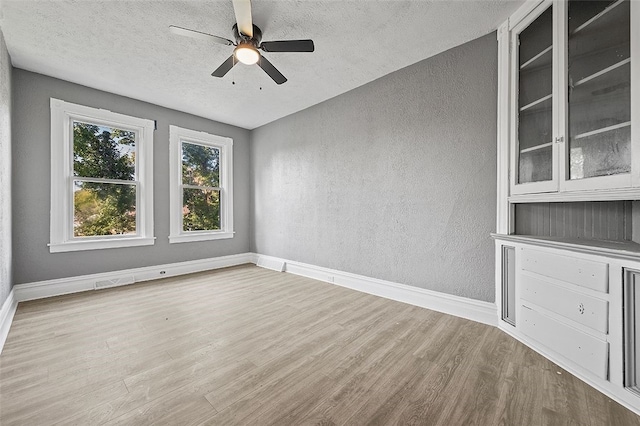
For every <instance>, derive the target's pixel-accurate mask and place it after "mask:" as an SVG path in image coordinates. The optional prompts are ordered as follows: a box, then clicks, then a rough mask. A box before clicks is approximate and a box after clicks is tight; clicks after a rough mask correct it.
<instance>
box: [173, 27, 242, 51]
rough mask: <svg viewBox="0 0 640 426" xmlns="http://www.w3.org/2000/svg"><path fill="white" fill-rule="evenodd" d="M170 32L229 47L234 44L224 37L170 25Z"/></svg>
mask: <svg viewBox="0 0 640 426" xmlns="http://www.w3.org/2000/svg"><path fill="white" fill-rule="evenodd" d="M169 31H171V32H172V33H174V34H177V35H181V36H186V37H191V38H197V39H199V40H204V41H213V42H214V43H219V44H225V45H227V46H231V45H232V44H233V42H232V41H231V40H228V39H226V38H223V37H218V36H214V35H211V34H207V33H201V32H200V31H194V30H189V29H186V28H182V27H176V26H175V25H170V26H169Z"/></svg>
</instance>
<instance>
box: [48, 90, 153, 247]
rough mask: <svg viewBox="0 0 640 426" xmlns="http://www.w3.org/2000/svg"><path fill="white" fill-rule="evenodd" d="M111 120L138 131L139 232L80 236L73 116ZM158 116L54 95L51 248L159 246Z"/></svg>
mask: <svg viewBox="0 0 640 426" xmlns="http://www.w3.org/2000/svg"><path fill="white" fill-rule="evenodd" d="M74 120H76V121H82V122H86V123H91V124H98V125H105V126H110V127H114V128H118V129H123V130H130V131H133V132H135V134H136V180H134V181H132V183H135V185H136V234H135V235H104V236H95V237H74V235H73V210H74V209H73V180H74V176H73V130H72V127H73V121H74ZM154 128H155V123H154V122H153V121H152V120H147V119H142V118H136V117H130V116H128V115H124V114H118V113H115V112H111V111H108V110H105V109H97V108H91V107H87V106H83V105H77V104H72V103H69V102H65V101H61V100H59V99H54V98H51V215H50V243H49V251H50V252H51V253H57V252H67V251H80V250H95V249H107V248H116V247H135V246H145V245H153V244H154V240H155V237H154V236H153V131H154Z"/></svg>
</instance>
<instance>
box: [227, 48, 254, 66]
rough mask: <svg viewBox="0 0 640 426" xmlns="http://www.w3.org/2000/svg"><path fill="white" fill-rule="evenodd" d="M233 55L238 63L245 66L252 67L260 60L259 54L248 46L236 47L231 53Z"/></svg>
mask: <svg viewBox="0 0 640 426" xmlns="http://www.w3.org/2000/svg"><path fill="white" fill-rule="evenodd" d="M233 54H234V55H235V57H236V59H237V60H238V61H240V62H242V63H243V64H246V65H253V64H255V63H257V62H258V60H259V59H260V52H258V49H256V48H255V47H253V46H251V45H250V44H240V45H238V47H236V48H235V50H234V51H233Z"/></svg>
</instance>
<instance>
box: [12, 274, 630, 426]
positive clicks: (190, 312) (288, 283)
mask: <svg viewBox="0 0 640 426" xmlns="http://www.w3.org/2000/svg"><path fill="white" fill-rule="evenodd" d="M0 424H2V425H5V426H6V425H58V424H60V425H94V424H107V425H159V424H168V425H183V424H184V425H187V424H189V425H235V424H242V425H342V424H347V425H365V424H367V425H368V424H379V425H388V424H410V425H461V424H477V425H543V424H544V425H557V424H579V425H598V426H599V425H606V424H610V425H636V424H637V425H640V417H638V416H636V415H635V414H633V413H632V412H630V411H629V410H627V409H625V408H624V407H622V406H620V405H619V404H617V403H615V402H613V401H611V400H610V399H609V398H607V397H605V396H604V395H602V394H600V393H599V392H597V391H596V390H594V389H592V388H591V387H589V386H587V385H586V384H584V383H583V382H581V381H580V380H578V379H576V378H575V377H573V376H572V375H571V374H569V373H567V372H566V371H564V370H562V369H560V368H559V367H557V366H556V365H554V364H553V363H551V362H550V361H548V360H546V359H545V358H543V357H541V356H540V355H538V354H536V353H535V352H533V351H532V350H530V349H528V348H527V347H525V346H524V345H522V344H520V343H519V342H517V341H516V340H514V339H512V338H510V337H509V336H507V335H506V334H504V333H503V332H501V331H499V330H498V329H496V328H493V327H489V326H485V325H482V324H478V323H475V322H472V321H467V320H463V319H460V318H456V317H452V316H449V315H444V314H440V313H437V312H433V311H429V310H426V309H422V308H417V307H414V306H410V305H406V304H402V303H398V302H393V301H390V300H385V299H381V298H378V297H375V296H371V295H367V294H363V293H358V292H355V291H352V290H348V289H345V288H341V287H338V286H334V285H331V284H326V283H322V282H318V281H314V280H310V279H306V278H302V277H298V276H295V275H291V274H286V273H278V272H272V271H269V270H265V269H261V268H257V267H255V266H251V265H247V266H240V267H235V268H229V269H222V270H218V271H213V272H207V273H200V274H194V275H189V276H183V277H177V278H169V279H164V280H159V281H154V282H147V283H139V284H135V285H131V286H127V287H120V288H115V289H109V290H101V291H96V292H87V293H80V294H74V295H68V296H61V297H56V298H51V299H45V300H39V301H33V302H26V303H21V304H20V305H19V306H18V310H17V312H16V315H15V318H14V321H13V325H12V328H11V331H10V333H9V337H8V339H7V342H6V344H5V347H4V351H3V352H2V355H0Z"/></svg>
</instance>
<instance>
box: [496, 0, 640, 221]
mask: <svg viewBox="0 0 640 426" xmlns="http://www.w3.org/2000/svg"><path fill="white" fill-rule="evenodd" d="M550 6H553V48H554V49H553V52H554V53H553V67H552V68H553V72H552V73H553V81H552V87H553V92H552V94H553V107H552V108H553V112H552V114H553V119H552V120H553V122H552V129H553V130H552V131H553V138H552V139H553V148H552V149H553V151H552V179H551V180H550V181H544V182H532V183H523V184H518V183H517V178H518V171H519V170H518V160H519V147H518V78H519V74H518V71H519V67H518V45H517V40H518V38H517V37H518V34H519V33H520V32H521V31H522V30H524V29H525V28H527V27H528V25H529V24H531V23H532V22H533V21H534V20H535V19H536V18H537V17H538V16H539V15H540V14H541V13H542V12H544V11H545V10H546V9H547V8H548V7H550ZM567 13H568V2H567V1H564V0H543V1H539V2H537V3H534V4H526V5H524V6H523V7H521V8H520V9H519V10H518V11H517V12H516V13H514V14H513V15H512V17H511V18H510V19H509V21H507V23H505V24H507V25H508V30H507V29H506V28H505V26H506V25H503V27H501V31H499V33H498V44H499V49H500V50H501V51H503V52H505V53H506V52H508V55H504V54H502V55H500V61H505V60H506V61H507V62H508V68H507V67H505V66H504V65H503V62H500V63H499V69H500V70H502V71H501V73H502V74H505V73H507V75H502V78H499V80H500V85H501V86H504V85H505V84H506V85H507V87H508V90H505V89H504V87H500V88H499V89H498V93H499V104H501V105H506V107H502V108H499V111H498V114H499V117H498V123H499V126H500V127H501V128H500V129H499V132H498V149H499V150H505V149H506V150H508V152H509V165H508V167H507V170H504V165H503V164H501V163H499V170H498V180H499V181H507V182H508V185H507V188H506V189H507V191H508V195H507V198H508V201H509V202H543V201H552V202H558V201H599V200H629V199H636V200H637V199H640V129H638V126H640V78H638V76H640V2H636V1H631V2H630V14H631V16H630V20H631V28H630V58H631V60H630V67H631V79H632V83H631V92H630V97H631V123H632V125H631V141H630V144H631V145H630V148H631V153H632V155H631V172H630V173H625V174H619V175H611V176H597V177H590V178H583V179H575V180H570V179H568V159H569V152H568V150H569V141H568V139H567V135H568V134H569V132H568V93H567V89H566V88H567V87H568V84H567V83H568V69H567V63H568V49H567V46H568V34H567V31H566V29H567V24H566V22H567ZM505 33H506V34H505ZM505 44H507V45H508V47H507V48H505V47H504V45H505ZM501 46H502V47H501ZM505 56H508V57H507V58H505ZM505 110H506V111H505ZM507 135H508V136H507ZM505 138H506V139H507V140H505ZM499 193H500V192H499ZM502 208H503V209H505V206H504V205H503V206H502ZM501 214H502V215H505V216H507V217H508V216H510V215H509V214H506V212H501ZM503 226H506V227H508V226H509V225H503Z"/></svg>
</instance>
